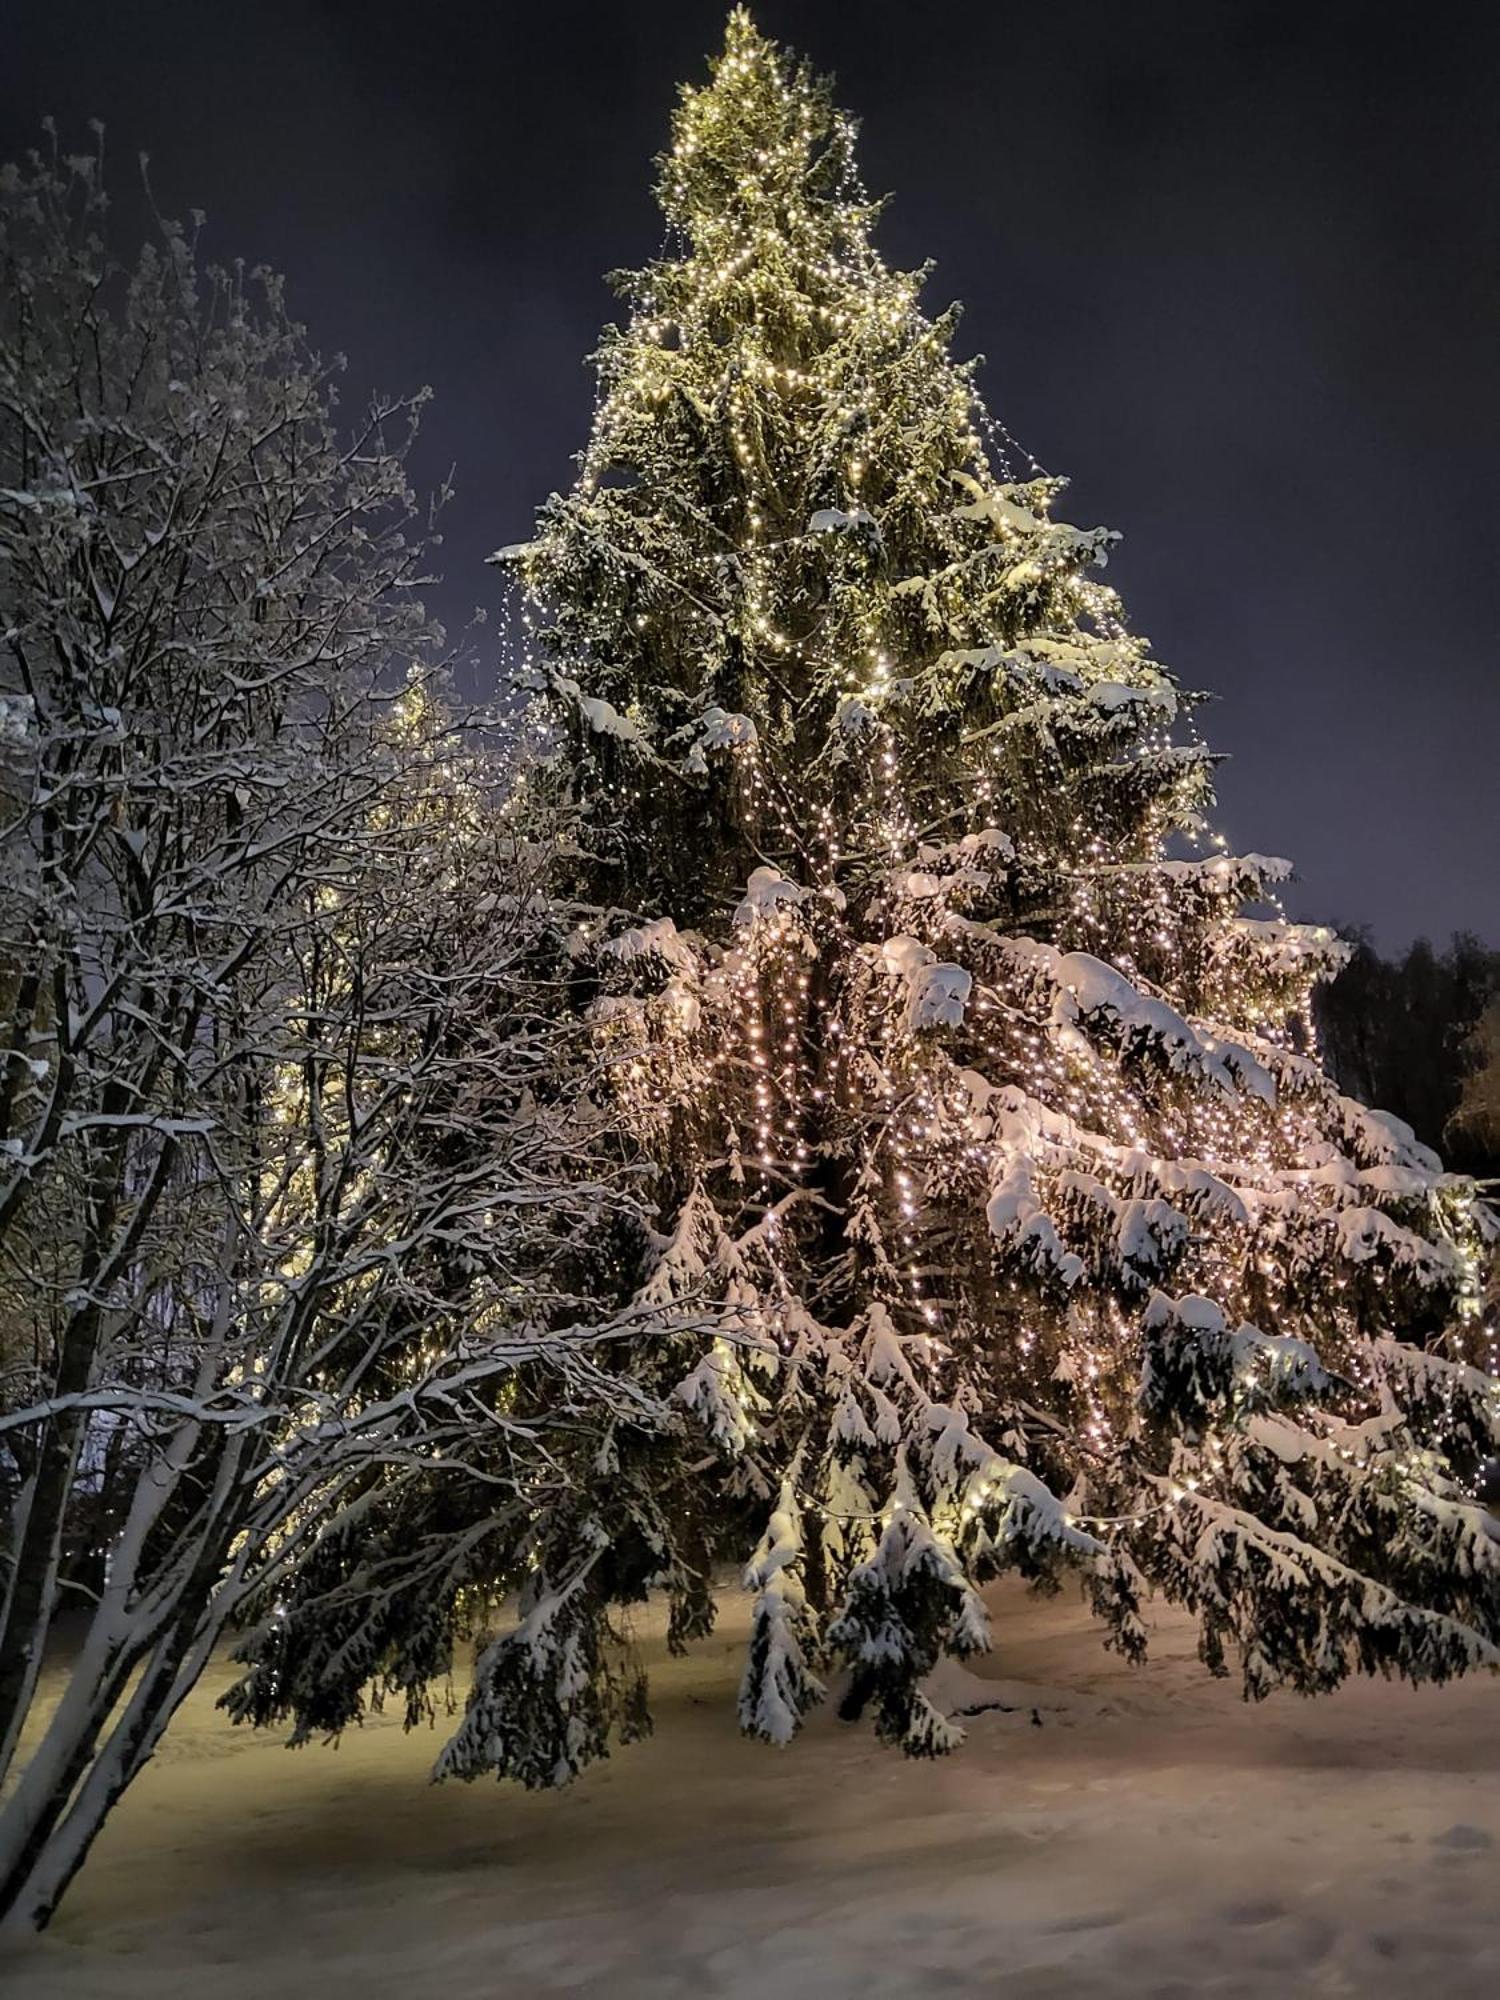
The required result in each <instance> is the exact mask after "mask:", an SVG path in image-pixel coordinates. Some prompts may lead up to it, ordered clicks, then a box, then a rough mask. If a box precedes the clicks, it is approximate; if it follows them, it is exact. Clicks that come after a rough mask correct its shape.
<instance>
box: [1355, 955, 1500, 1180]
mask: <svg viewBox="0 0 1500 2000" xmlns="http://www.w3.org/2000/svg"><path fill="white" fill-rule="evenodd" d="M1345 935H1346V936H1347V937H1349V938H1350V940H1351V942H1352V943H1353V946H1354V952H1353V956H1352V957H1351V958H1350V960H1349V963H1348V964H1347V965H1346V966H1345V968H1344V970H1343V971H1342V972H1341V973H1340V974H1339V975H1338V977H1337V978H1336V979H1334V980H1333V981H1331V982H1330V983H1329V984H1328V985H1327V986H1325V987H1323V988H1322V990H1321V991H1320V993H1319V995H1318V1001H1317V1017H1318V1027H1319V1031H1320V1033H1321V1037H1322V1046H1323V1055H1324V1059H1325V1061H1326V1062H1327V1064H1328V1067H1329V1068H1330V1069H1331V1070H1332V1072H1333V1075H1334V1076H1335V1078H1336V1079H1337V1081H1338V1084H1339V1088H1340V1089H1341V1090H1343V1091H1345V1092H1347V1094H1348V1095H1349V1096H1351V1097H1357V1098H1358V1099H1359V1100H1360V1101H1361V1102H1362V1103H1365V1104H1375V1105H1379V1106H1380V1107H1381V1109H1382V1110H1385V1111H1393V1112H1394V1113H1395V1114H1396V1116H1397V1117H1398V1118H1404V1119H1405V1120H1406V1122H1407V1124H1408V1125H1410V1126H1411V1127H1412V1129H1413V1131H1414V1132H1415V1133H1416V1135H1417V1137H1418V1138H1419V1139H1421V1140H1423V1141H1424V1142H1425V1143H1426V1144H1427V1145H1429V1146H1432V1147H1434V1148H1436V1149H1437V1150H1438V1151H1440V1152H1441V1153H1442V1154H1443V1157H1444V1159H1445V1160H1446V1162H1447V1164H1448V1165H1449V1166H1450V1167H1452V1168H1453V1170H1454V1171H1455V1172H1458V1173H1467V1174H1473V1175H1475V1176H1476V1177H1478V1178H1480V1179H1493V1178H1495V1177H1496V1176H1500V951H1496V950H1494V949H1492V948H1491V947H1490V946H1488V945H1486V944H1484V943H1483V942H1482V941H1481V940H1480V939H1479V938H1477V937H1475V936H1474V935H1473V934H1472V933H1470V932H1459V933H1458V934H1457V935H1456V936H1455V937H1454V938H1453V940H1452V942H1451V943H1450V944H1449V946H1448V948H1447V949H1446V951H1436V950H1434V948H1433V946H1432V945H1431V944H1430V943H1429V942H1428V940H1427V939H1426V938H1418V939H1417V940H1416V942H1415V943H1414V944H1412V945H1411V946H1409V947H1408V949H1407V950H1406V951H1405V952H1404V953H1402V954H1401V955H1400V956H1399V957H1395V958H1383V957H1382V956H1381V955H1380V953H1379V952H1377V951H1376V949H1375V947H1374V945H1373V944H1372V943H1371V941H1370V938H1369V934H1368V933H1367V932H1365V931H1346V933H1345Z"/></svg>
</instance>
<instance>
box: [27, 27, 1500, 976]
mask: <svg viewBox="0 0 1500 2000" xmlns="http://www.w3.org/2000/svg"><path fill="white" fill-rule="evenodd" d="M726 4H727V0H648V4H644V5H642V4H637V5H634V6H620V5H608V6H606V5H602V4H590V5H585V4H580V0H546V4H532V5H527V6H524V7H523V6H515V5H509V4H505V0H489V4H485V5H473V6H471V5H457V4H452V0H428V4H426V5H414V4H412V0H403V4H400V5H397V4H393V0H349V4H344V0H235V4H224V5H216V4H213V0H95V4H93V5H80V4H76V0H7V5H6V7H5V9H4V18H3V24H0V154H3V157H5V158H13V157H15V156H16V154H17V153H18V152H19V151H20V150H22V149H23V148H25V147H26V146H27V145H29V144H31V143H33V141H34V140H35V139H36V138H37V137H38V133H37V121H38V119H39V118H40V116H41V115H42V114H43V113H47V112H50V113H52V114H53V115H54V116H55V117H56V118H57V120H58V123H59V126H60V128H61V132H62V136H63V139H64V143H65V144H66V145H67V146H68V147H69V148H70V149H72V150H82V149H84V148H85V147H86V146H87V145H88V143H89V140H88V134H87V132H86V130H85V121H86V120H87V119H88V118H89V117H91V116H97V117H99V118H102V119H103V120H104V121H105V123H106V126H107V128H108V146H109V150H110V153H111V155H112V157H113V162H114V165H113V170H112V180H113V183H114V185H115V186H116V189H117V191H118V192H119V193H120V194H121V195H122V196H124V195H125V194H127V193H128V191H129V188H130V185H131V182H132V180H133V167H132V161H133V158H134V155H135V153H136V152H137V151H138V150H139V149H141V148H143V147H144V148H147V149H149V151H150V152H151V154H152V179H153V184H154V187H155V190H156V194H157V199H158V201H159V203H160V206H161V207H162V209H163V210H164V211H166V212H169V213H177V214H185V213H186V211H187V210H188V209H189V208H190V207H194V206H196V207H201V208H203V209H206V210H207V211H208V214H209V218H210V225H211V226H210V230H209V234H208V237H207V243H208V246H209V248H210V250H211V251H212V252H213V253H215V254H224V255H243V256H245V257H246V258H248V259H250V260H265V261H268V262H271V263H273V264H275V265H277V266H279V267H280V268H281V269H283V270H284V271H285V272H286V273H287V275H288V278H289V280H290V285H291V296H292V301H293V304H294V306H295V308H296V309H297V311H298V312H299V314H300V316H301V317H302V318H303V319H304V320H305V321H306V322H307V324H308V326H309V329H310V333H311V335H312V338H313V340H314V342H315V343H316V344H317V345H319V346H320V347H322V348H323V349H324V350H325V351H331V350H334V349H342V350H344V351H345V352H347V354H348V355H349V357H350V363H351V376H350V382H351V388H352V387H353V386H354V385H356V384H360V383H369V382H378V383H379V384H381V385H382V386H390V387H402V388H405V387H411V386H415V385H417V384H420V383H423V382H429V383H431V385H432V386H433V388H434V389H435V391H436V392H437V401H436V404H435V407H434V409H433V411H432V413H431V415H430V418H429V421H428V425H427V431H426V437H425V440H424V445H423V463H422V467H421V470H422V472H423V473H424V474H425V475H427V476H432V475H435V474H437V473H440V472H441V471H442V470H444V469H446V467H447V465H448V464H449V462H451V461H456V463H457V467H458V487H459V494H458V500H457V502H456V504H455V506H454V507H453V509H452V510H451V512H450V516H449V519H448V523H447V527H448V534H447V543H446V547H445V549H444V551H443V559H444V564H443V566H444V570H445V581H444V584H443V586H442V590H441V593H440V598H441V605H442V608H443V610H444V613H445V615H448V616H450V617H451V616H457V617H459V618H461V617H462V616H463V614H464V613H465V612H466V611H467V609H468V608H469V607H470V606H471V605H473V604H475V603H478V602H490V603H491V604H493V601H494V597H495V584H494V579H493V573H492V572H489V571H486V570H485V569H484V568H483V567H482V563H481V558H482V557H483V555H484V554H485V553H486V552H487V551H488V550H489V549H491V548H493V547H494V546H496V545H497V544H499V543H502V542H507V541H512V540H515V539H518V538H521V537H524V535H525V534H526V533H527V531H528V527H529V522H530V515H531V512H532V509H533V507H534V506H535V504H536V503H537V502H538V501H539V500H540V499H541V498H542V497H543V496H544V495H545V494H546V493H547V491H548V490H549V489H550V488H551V487H553V486H556V485H559V484H566V483H567V482H568V480H569V479H570V477H571V466H570V459H571V455H572V453H573V452H574V451H576V450H577V449H578V447H579V446H580V445H581V444H582V442H583V439H584V437H585V435H586V431H587V426H588V420H589V416H590V412H591V408H592V384H591V378H590V376H589V374H588V373H587V371H586V370H585V369H584V367H583V366H582V362H583V358H584V357H585V355H586V354H587V353H588V352H589V351H590V349H591V348H592V347H593V345H594V341H595V337H596V335H597V332H598V328H599V326H600V325H601V324H602V323H603V322H604V320H606V319H607V318H609V317H610V316H611V314H612V312H613V310H614V307H613V303H612V300H611V297H610V294H609V293H608V291H607V289H606V287H605V286H604V284H603V281H602V274H603V272H605V271H606V270H608V269H611V268H614V267H617V266H620V265H626V264H633V263H640V262H644V261H645V260H646V259H647V258H648V257H650V256H651V255H652V254H654V252H655V251H656V249H657V248H658V246H659V243H660V239H661V231H660V218H659V216H658V214H657V211H656V209H655V207H654V204H653V202H652V200H651V197H650V192H649V189H650V180H651V167H650V162H651V157H652V155H653V154H654V153H655V152H656V151H657V150H658V149H659V148H660V147H661V146H662V144H663V142H664V140H665V137H666V131H667V119H668V114H669V111H670V107H671V104H672V102H673V95H674V87H675V85H676V83H677V82H678V81H679V80H680V79H697V78H699V77H700V76H701V74H702V69H703V57H704V55H705V54H706V53H707V52H708V51H709V50H710V49H713V48H715V47H716V46H717V45H718V43H719V41H720V39H721V34H722V24H723V17H724V13H725V11H726ZM755 11H756V17H757V20H758V21H759V23H760V25H761V26H762V27H763V28H764V29H766V30H767V31H768V32H770V33H772V34H774V35H776V36H777V37H779V38H782V39H786V40H790V41H792V42H794V43H795V44H796V45H797V46H799V47H800V48H801V49H802V50H804V51H805V52H806V53H807V54H809V55H810V56H812V57H813V58H814V60H815V61H816V62H817V64H818V65H819V67H821V68H831V69H833V70H834V71H836V73H837V75H838V79H839V94H840V97H841V100H842V101H843V102H844V103H845V104H846V105H848V106H849V107H850V108H851V109H852V110H853V111H855V112H856V113H857V114H858V115H859V117H860V118H861V120H862V121H863V141H862V161H863V167H864V174H865V179H866V181H867V183H868V184H869V185H870V187H871V189H872V190H873V191H886V190H890V191H893V192H894V194H895V196H896V200H895V202H894V204H893V206H892V208H891V209H890V211H889V213H888V215H887V218H886V221H885V224H884V226H883V231H882V239H881V240H882V243H883V245H884V248H885V250H886V253H887V255H888V257H889V258H890V259H891V260H892V261H894V262H897V263H902V264H912V263H917V262H920V261H922V260H924V259H926V258H929V257H931V258H935V259H936V261H937V266H938V269H937V274H936V277H935V279H934V281H933V284H932V286H931V287H930V289H929V292H928V302H929V305H931V306H934V307H936V306H938V305H941V304H943V303H944V302H946V301H947V300H948V299H950V298H952V297H958V298H961V299H963V300H964V301H965V302H966V306H967V314H966V318H965V321H964V325H963V328H962V329H961V336H960V340H961V350H962V351H963V352H966V353H967V352H973V351H976V350H977V351H980V352H982V353H983V354H985V355H986V356H987V357H988V360H987V365H986V367H985V369H984V371H983V373H982V376H981V385H982V388H983V390H984V393H985V395H986V398H987V400H988V402H989V404H990V406H991V408H992V409H993V410H994V411H995V412H996V414H997V415H998V416H1000V417H1001V418H1002V419H1003V420H1004V422H1005V423H1006V424H1007V426H1008V427H1009V428H1010V430H1011V431H1012V432H1013V433H1015V435H1016V436H1018V437H1019V438H1020V439H1021V440H1022V441H1023V442H1024V443H1025V444H1026V446H1027V447H1028V448H1029V449H1030V450H1031V451H1033V452H1034V453H1035V454H1036V456H1037V457H1038V458H1039V459H1040V460H1041V461H1042V462H1043V463H1044V464H1045V465H1046V466H1047V467H1048V468H1049V469H1051V470H1056V471H1061V472H1066V473H1067V474H1069V475H1070V476H1071V478H1072V480H1073V482H1074V483H1073V490H1072V492H1071V494H1070V495H1069V497H1068V500H1067V502H1065V503H1064V506H1063V508H1062V509H1061V510H1060V511H1061V512H1062V513H1063V514H1064V515H1065V516H1066V517H1067V518H1071V519H1073V520H1075V521H1078V522H1080V523H1082V524H1085V525H1086V524H1090V523H1093V522H1095V521H1105V522H1108V523H1109V524H1110V525H1111V526H1112V527H1115V528H1118V529H1120V530H1121V531H1122V532H1123V534H1124V536H1125V542H1124V545H1123V547H1122V549H1121V550H1120V552H1119V553H1118V555H1117V556H1116V558H1115V562H1114V564H1113V566H1112V568H1111V572H1110V577H1111V581H1114V582H1116V583H1117V584H1118V585H1119V586H1120V588H1121V589H1122V590H1123V592H1124V594H1125V598H1126V602H1127V605H1128V606H1129V607H1130V610H1131V613H1132V617H1133V621H1134V623H1135V624H1136V626H1137V628H1138V629H1140V630H1142V631H1144V632H1147V633H1149V634H1150V635H1151V637H1152V638H1153V640H1154V641H1155V644H1156V647H1157V650H1158V653H1159V655H1160V657H1162V658H1163V659H1164V660H1166V661H1167V662H1168V663H1169V664H1171V665H1172V666H1173V667H1175V668H1176V670H1177V671H1178V672H1179V674H1180V675H1181V677H1182V678H1183V680H1184V681H1185V682H1186V683H1187V684H1188V685H1190V686H1200V687H1206V688H1209V689H1211V690H1213V691H1214V693H1215V694H1216V695H1217V696H1218V697H1219V700H1218V702H1217V703H1216V705H1215V706H1214V708H1213V709H1211V710H1210V711H1209V713H1208V714H1207V716H1206V718H1205V726H1206V728H1207V730H1208V733H1209V736H1210V738H1211V740H1212V741H1213V742H1214V743H1215V745H1216V747H1218V748H1219V749H1221V750H1224V751H1226V752H1228V753H1229V754H1230V758H1231V761H1230V763H1229V764H1228V766H1227V767H1226V769H1225V770H1224V773H1223V775H1222V780H1221V788H1220V789H1221V798H1222V808H1221V814H1220V818H1221V822H1222V824H1223V826H1224V828H1225V831H1226V832H1227V833H1228V835H1229V836H1230V839H1231V841H1232V842H1233V843H1234V844H1236V845H1238V846H1241V847H1246V848H1256V849H1259V850H1261V851H1262V852H1270V853H1282V854H1290V855H1291V856H1292V857H1293V858H1294V859H1295V860H1296V861H1297V863H1298V865H1299V871H1300V880H1299V882H1298V884H1297V885H1296V886H1295V888H1294V889H1293V891H1292V892H1291V895H1290V898H1289V901H1290V904H1291V907H1292V908H1293V910H1294V911H1295V912H1296V913H1297V914H1299V915H1308V916H1317V917H1320V918H1323V919H1328V920H1332V921H1336V922H1348V923H1365V924H1370V925H1372V926H1373V927H1374V929H1375V931H1376V934H1377V937H1378V939H1379V941H1380V942H1381V943H1382V944H1384V945H1386V946H1397V945H1402V944H1404V943H1405V942H1406V941H1407V940H1408V939H1409V938H1411V937H1412V936H1413V935H1415V934H1417V933H1426V934H1428V935H1431V936H1432V937H1434V938H1436V939H1442V938H1444V937H1445V936H1446V935H1447V933H1448V932H1450V931H1452V930H1454V929H1457V928H1468V929H1474V930H1478V931H1480V932H1481V933H1483V934H1485V935H1486V936H1488V937H1489V938H1490V939H1491V940H1492V941H1493V942H1495V943H1497V944H1500V785H1497V783H1496V777H1497V766H1500V675H1497V672H1496V667H1495V643H1496V639H1495V627H1496V619H1495V615H1494V611H1493V608H1492V606H1493V601H1494V598H1495V593H1496V586H1497V582H1500V570H1497V561H1496V558H1497V553H1500V499H1497V495H1500V482H1497V471H1496V468H1497V464H1500V367H1497V353H1500V341H1497V335H1500V310H1497V308H1500V200H1497V195H1500V118H1497V115H1496V109H1495V92H1496V79H1497V76H1500V9H1497V8H1495V7H1494V6H1492V5H1489V4H1485V5H1479V4H1449V5H1447V6H1444V7H1434V8H1426V9H1411V8H1404V9H1402V10H1400V12H1399V13H1398V12H1396V11H1395V10H1394V9H1393V10H1390V12H1389V16H1388V20H1387V21H1384V22H1383V21H1382V17H1381V10H1380V9H1379V8H1376V7H1372V6H1370V5H1360V6H1354V5H1343V4H1320V0H1303V4H1300V5H1273V4H1264V3H1262V4H1240V0H1206V3H1205V0H1196V4H1184V3H1183V0H1115V4H1113V5H1102V4H1095V0H1071V4H1067V5H1059V6H1051V7H1037V6H1035V5H1025V6H1023V5H1020V4H1009V0H964V4H954V0H922V4H917V0H862V4H857V5H856V4H847V0H846V4H843V5H835V4H832V0H825V3H824V4H808V0H763V4H762V5H760V6H759V7H758V8H757V9H756V10H755ZM121 206H122V209H126V208H128V204H126V203H125V202H123V201H122V203H121Z"/></svg>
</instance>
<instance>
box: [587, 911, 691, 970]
mask: <svg viewBox="0 0 1500 2000" xmlns="http://www.w3.org/2000/svg"><path fill="white" fill-rule="evenodd" d="M599 950H600V953H601V955H602V956H603V957H605V958H617V959H620V960H622V961H624V962H625V963H629V961H630V960H632V959H636V958H645V957H646V956H647V955H648V954H649V953H651V952H655V954H656V956H657V957H658V958H660V959H664V960H665V961H666V963H667V964H668V965H671V966H675V967H676V968H677V970H678V971H679V972H686V973H696V972H697V970H698V962H697V960H696V959H695V958H694V957H693V953H692V948H691V947H690V946H689V945H688V944H687V943H686V942H685V941H684V939H683V937H682V934H681V933H680V932H679V930H678V928H677V926H676V924H674V923H673V921H672V919H671V918H670V917H653V918H652V919H651V921H650V922H649V923H644V924H637V925H635V926H634V927H633V928H632V929H630V930H628V931H621V932H620V933H619V935H618V936H617V937H612V938H606V939H605V941H604V943H603V944H601V945H600V947H599Z"/></svg>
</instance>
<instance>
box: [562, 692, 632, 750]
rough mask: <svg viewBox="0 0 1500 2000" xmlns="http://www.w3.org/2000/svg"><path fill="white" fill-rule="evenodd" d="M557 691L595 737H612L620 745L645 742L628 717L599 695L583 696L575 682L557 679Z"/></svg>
mask: <svg viewBox="0 0 1500 2000" xmlns="http://www.w3.org/2000/svg"><path fill="white" fill-rule="evenodd" d="M555 685H556V687H557V691H558V693H559V694H560V695H563V696H565V697H566V698H567V699H568V700H569V701H571V702H572V703H573V705H574V706H575V707H576V708H577V710H578V712H579V714H580V715H581V716H582V717H583V719H584V721H585V722H586V723H587V724H588V726H589V728H590V729H592V730H593V732H594V734H595V735H596V736H613V737H615V738H617V739H618V741H619V742H621V743H641V742H644V741H645V738H644V736H643V735H642V732H641V731H640V729H639V728H638V727H637V726H636V724H635V723H633V722H632V721H631V720H630V717H629V716H628V715H621V713H620V711H619V710H618V709H617V708H616V707H615V705H614V704H613V702H608V701H605V700H604V699H603V697H602V696H600V695H594V694H585V693H584V692H583V689H582V688H581V687H579V685H578V683H577V681H570V680H565V679H563V678H562V677H561V676H559V677H558V679H557V681H556V683H555Z"/></svg>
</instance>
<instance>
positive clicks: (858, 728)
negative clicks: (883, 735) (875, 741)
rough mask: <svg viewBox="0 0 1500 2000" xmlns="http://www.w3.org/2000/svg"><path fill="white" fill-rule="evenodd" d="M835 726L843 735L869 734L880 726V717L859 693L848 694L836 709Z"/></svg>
mask: <svg viewBox="0 0 1500 2000" xmlns="http://www.w3.org/2000/svg"><path fill="white" fill-rule="evenodd" d="M833 726H834V728H835V729H836V730H837V731H838V732H839V734H840V735H841V736H867V735H869V733H870V731H871V730H872V729H878V728H879V727H880V717H879V716H878V715H877V714H876V713H875V711H874V709H873V708H871V706H870V704H869V703H868V702H866V701H861V700H860V698H859V696H858V695H857V694H846V695H845V696H844V698H843V700H842V701H841V702H840V703H839V705H838V707H837V708H836V709H835V710H834V714H833Z"/></svg>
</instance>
